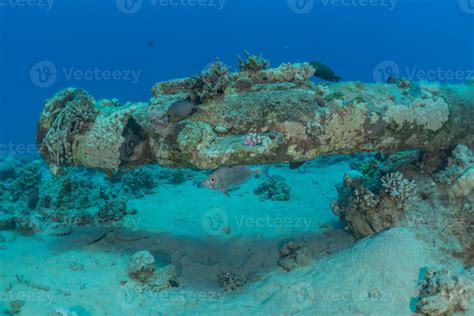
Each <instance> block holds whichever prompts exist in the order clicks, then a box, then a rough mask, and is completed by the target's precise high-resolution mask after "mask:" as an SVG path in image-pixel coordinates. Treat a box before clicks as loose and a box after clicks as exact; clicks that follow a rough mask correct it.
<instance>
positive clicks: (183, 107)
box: [166, 99, 198, 123]
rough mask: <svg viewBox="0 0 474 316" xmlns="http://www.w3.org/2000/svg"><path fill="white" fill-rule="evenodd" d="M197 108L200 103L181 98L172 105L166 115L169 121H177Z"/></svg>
mask: <svg viewBox="0 0 474 316" xmlns="http://www.w3.org/2000/svg"><path fill="white" fill-rule="evenodd" d="M197 108H198V105H197V104H196V103H194V102H193V101H191V100H190V99H184V100H179V101H176V102H175V103H173V104H171V105H170V107H169V108H168V111H167V113H166V115H167V117H168V121H169V122H172V123H176V122H179V121H182V120H184V119H185V118H187V117H188V116H190V115H191V114H193V113H194V112H196V110H197Z"/></svg>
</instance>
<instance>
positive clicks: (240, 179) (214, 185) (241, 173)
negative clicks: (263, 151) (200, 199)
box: [202, 166, 267, 196]
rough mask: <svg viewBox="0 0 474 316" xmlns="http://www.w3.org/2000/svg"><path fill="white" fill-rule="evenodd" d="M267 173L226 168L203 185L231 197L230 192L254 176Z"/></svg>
mask: <svg viewBox="0 0 474 316" xmlns="http://www.w3.org/2000/svg"><path fill="white" fill-rule="evenodd" d="M262 173H267V171H266V170H264V169H255V170H252V169H250V168H249V167H246V166H235V167H224V168H221V169H218V170H216V171H214V172H213V173H211V174H210V175H209V176H208V177H207V178H206V179H205V180H204V181H203V182H202V184H203V185H204V186H205V187H206V188H208V189H211V190H219V191H221V192H222V193H224V194H225V195H227V196H230V195H229V193H228V190H229V189H230V188H232V187H235V186H238V185H239V184H242V183H245V182H247V181H248V180H249V178H250V177H251V176H252V175H254V174H262Z"/></svg>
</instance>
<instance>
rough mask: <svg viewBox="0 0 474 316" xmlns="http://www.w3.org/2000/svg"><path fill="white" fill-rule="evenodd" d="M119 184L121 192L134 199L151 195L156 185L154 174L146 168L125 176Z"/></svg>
mask: <svg viewBox="0 0 474 316" xmlns="http://www.w3.org/2000/svg"><path fill="white" fill-rule="evenodd" d="M121 182H122V186H123V190H124V191H125V192H127V193H129V194H132V195H134V196H136V197H143V196H144V195H145V194H147V193H151V192H152V190H153V189H154V188H155V187H156V185H157V179H156V176H155V174H154V173H153V172H152V170H150V169H149V168H147V167H143V168H140V169H137V170H133V171H132V172H130V173H127V174H125V175H124V176H123V177H122V179H121Z"/></svg>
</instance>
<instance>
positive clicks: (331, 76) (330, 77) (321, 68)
mask: <svg viewBox="0 0 474 316" xmlns="http://www.w3.org/2000/svg"><path fill="white" fill-rule="evenodd" d="M309 64H310V65H311V66H312V67H313V68H314V69H316V71H315V72H314V76H315V77H318V78H321V79H323V80H326V81H331V82H339V81H340V80H341V79H342V78H341V77H339V76H336V74H335V73H334V71H333V70H332V69H331V68H329V66H327V65H325V64H323V63H322V62H320V61H312V62H310V63H309Z"/></svg>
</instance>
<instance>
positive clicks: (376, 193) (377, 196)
mask: <svg viewBox="0 0 474 316" xmlns="http://www.w3.org/2000/svg"><path fill="white" fill-rule="evenodd" d="M397 156H398V157H397V158H393V159H390V158H387V159H385V158H384V160H383V161H379V160H377V159H375V158H372V157H370V158H368V159H367V160H366V161H365V162H363V163H360V164H359V166H358V169H359V170H360V171H361V172H358V171H355V170H353V171H351V172H349V173H346V175H345V176H344V180H343V183H342V184H340V185H338V187H337V190H338V193H339V198H338V200H337V201H336V202H334V203H333V204H332V206H331V207H332V209H333V212H334V213H335V214H336V215H337V216H339V217H340V219H341V220H342V221H343V222H344V223H345V224H346V228H347V229H348V230H350V231H351V232H352V234H353V235H354V236H355V237H356V238H361V237H365V236H369V235H371V234H373V233H376V232H379V231H382V230H384V229H387V228H390V227H392V226H393V225H395V224H396V223H397V222H398V221H399V219H400V218H401V217H402V215H403V213H404V211H405V209H406V207H407V206H408V204H409V202H413V201H414V200H415V197H416V196H417V193H416V192H417V186H416V184H415V182H414V181H409V180H407V179H405V178H404V177H403V175H402V174H401V173H400V172H399V171H395V172H393V171H394V170H396V169H397V168H400V163H399V161H400V160H402V161H411V160H410V159H408V158H409V157H412V156H413V155H412V153H410V152H406V153H404V154H400V155H397ZM387 171H388V172H389V173H387V174H386V175H384V176H381V175H382V174H383V173H384V172H387ZM390 171H392V172H390Z"/></svg>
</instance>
